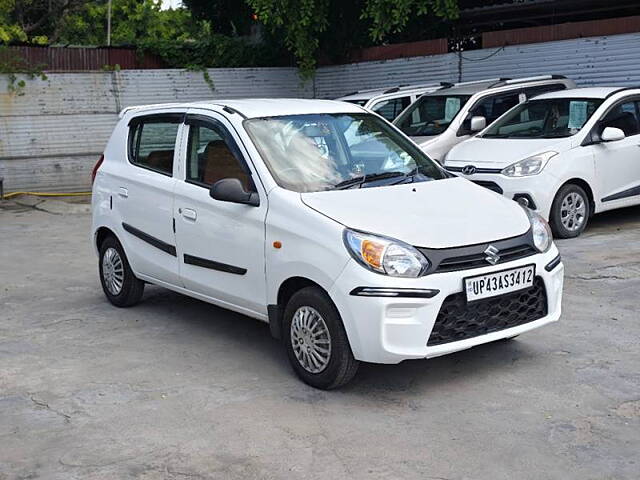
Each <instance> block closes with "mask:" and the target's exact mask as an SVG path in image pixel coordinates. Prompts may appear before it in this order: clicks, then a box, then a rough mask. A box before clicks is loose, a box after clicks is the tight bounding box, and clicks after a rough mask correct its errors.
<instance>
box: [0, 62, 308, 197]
mask: <svg viewBox="0 0 640 480" xmlns="http://www.w3.org/2000/svg"><path fill="white" fill-rule="evenodd" d="M208 73H209V75H210V77H211V79H212V81H213V83H214V88H215V89H214V90H213V91H212V90H211V87H210V85H209V84H208V83H207V82H206V81H205V80H204V75H203V73H202V72H187V71H184V70H124V71H120V72H82V73H52V74H49V75H48V79H47V80H44V81H43V80H40V79H34V80H28V81H26V86H25V88H24V90H23V91H18V92H17V93H16V92H14V93H12V92H9V89H8V83H7V82H8V80H7V78H6V77H5V76H0V176H4V178H5V191H7V192H10V191H19V190H31V191H77V190H84V189H86V188H88V184H89V173H90V170H91V168H92V167H93V165H94V164H95V162H96V161H97V160H98V157H99V156H100V154H101V153H102V151H103V149H104V146H105V144H106V142H107V140H108V138H109V135H110V134H111V130H112V129H113V127H114V125H115V123H116V121H117V118H118V112H119V111H120V110H121V109H122V108H124V107H127V106H130V105H142V104H151V103H163V102H175V101H180V102H189V101H195V100H202V99H207V98H241V97H245V98H246V97H285V96H288V97H311V96H313V89H312V86H311V84H310V83H309V84H308V85H307V86H303V85H302V84H301V82H300V78H299V77H298V74H297V70H295V69H292V68H255V69H254V68H239V69H212V70H209V72H208Z"/></svg>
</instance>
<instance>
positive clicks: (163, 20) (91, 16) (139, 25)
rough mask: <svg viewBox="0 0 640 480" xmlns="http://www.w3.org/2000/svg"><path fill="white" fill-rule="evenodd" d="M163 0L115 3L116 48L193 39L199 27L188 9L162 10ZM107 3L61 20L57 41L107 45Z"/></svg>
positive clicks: (89, 4) (92, 3) (93, 3)
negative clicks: (118, 46)
mask: <svg viewBox="0 0 640 480" xmlns="http://www.w3.org/2000/svg"><path fill="white" fill-rule="evenodd" d="M160 7H161V1H160V0H113V2H112V7H111V12H112V13H111V43H112V45H141V44H145V43H149V42H152V41H165V40H172V41H176V42H181V41H186V40H190V39H192V38H193V36H194V35H195V34H196V32H197V31H198V27H199V25H198V24H197V22H195V21H194V20H193V18H192V17H191V14H190V13H189V11H188V10H186V9H175V10H162V9H161V8H160ZM107 8H108V7H107V2H106V1H105V0H100V1H89V2H85V4H84V5H83V6H82V7H80V8H78V9H76V10H74V11H73V12H70V13H68V14H67V15H64V16H63V17H62V18H61V20H60V26H59V31H58V35H57V41H58V42H60V43H69V44H76V45H104V44H105V43H106V38H107Z"/></svg>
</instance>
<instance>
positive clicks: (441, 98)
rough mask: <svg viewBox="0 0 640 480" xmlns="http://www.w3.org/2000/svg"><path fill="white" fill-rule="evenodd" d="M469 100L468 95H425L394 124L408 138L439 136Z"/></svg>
mask: <svg viewBox="0 0 640 480" xmlns="http://www.w3.org/2000/svg"><path fill="white" fill-rule="evenodd" d="M469 98H471V96H469V95H425V96H422V97H420V98H419V99H418V100H416V101H415V102H414V103H413V105H411V106H410V107H409V108H407V110H405V111H404V112H403V113H402V115H400V116H399V117H398V118H397V119H396V121H395V122H394V123H395V124H396V125H397V126H398V128H400V130H402V131H403V132H404V133H406V134H407V135H409V136H410V137H423V136H432V135H440V134H441V133H442V132H444V131H445V130H446V129H447V127H448V126H449V124H451V122H452V121H453V119H454V118H455V117H456V115H458V112H459V111H460V110H461V109H462V107H464V104H465V103H467V101H468V100H469Z"/></svg>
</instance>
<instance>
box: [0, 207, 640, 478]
mask: <svg viewBox="0 0 640 480" xmlns="http://www.w3.org/2000/svg"><path fill="white" fill-rule="evenodd" d="M22 204H23V205H19V204H17V203H15V202H4V203H0V479H2V480H8V479H12V480H13V479H35V478H42V479H65V480H68V479H87V478H89V479H110V480H111V479H129V478H136V479H188V478H192V479H209V478H216V479H217V478H220V479H240V478H243V479H244V478H269V479H297V478H314V479H315V478H325V479H342V478H345V479H349V478H354V479H356V478H358V479H359V478H367V479H422V480H425V479H426V480H429V479H430V480H436V479H449V480H462V479H474V480H475V479H491V480H499V479H563V480H567V479H580V480H590V479H593V480H595V479H598V480H599V479H638V478H640V368H639V367H640V348H639V347H640V345H639V339H640V318H639V315H638V308H637V304H638V299H639V298H640V208H632V209H626V210H624V211H619V212H615V213H610V214H603V215H601V216H599V217H597V218H595V219H594V220H593V223H592V225H591V227H590V228H589V229H588V231H587V232H586V234H585V235H583V236H582V237H580V238H579V239H577V240H571V241H562V242H559V246H560V249H561V251H562V254H563V257H564V260H565V265H566V274H567V278H566V290H565V297H564V314H563V317H562V319H561V321H560V322H558V323H556V324H554V325H551V326H548V327H545V328H543V329H540V330H537V331H534V332H530V333H528V334H525V335H522V336H521V337H519V338H518V339H517V340H515V341H512V342H500V343H496V344H492V345H486V346H482V347H478V348H475V349H472V350H468V351H465V352H462V353H459V354H455V355H450V356H447V357H441V358H438V359H434V360H421V361H411V362H405V363H403V364H400V365H396V366H380V365H363V366H362V368H361V370H360V372H359V374H358V376H357V377H356V379H355V381H354V382H353V383H352V384H351V385H350V386H348V387H347V388H344V389H343V390H340V391H332V392H322V391H317V390H314V389H312V388H310V387H307V386H306V385H304V384H303V383H301V382H300V381H298V380H297V379H296V378H295V377H294V375H293V373H292V371H291V370H290V367H289V365H288V363H287V360H286V357H285V355H284V352H283V350H282V349H281V348H280V346H279V344H278V343H277V342H276V341H274V340H272V339H271V338H270V336H269V333H268V327H267V325H266V324H263V323H259V322H257V321H254V320H251V319H249V318H245V317H243V316H241V315H237V314H234V313H230V312H227V311H224V310H221V309H219V308H216V307H213V306H211V305H208V304H205V303H202V302H199V301H197V300H192V299H190V298H187V297H183V296H180V295H178V294H175V293H172V292H169V291H167V290H163V289H161V288H157V287H150V288H148V289H147V290H146V293H145V298H144V300H143V303H141V304H140V305H139V306H137V307H135V308H131V309H124V310H122V309H116V308H114V307H112V306H111V305H110V304H108V303H107V301H106V300H105V297H104V296H103V294H102V291H101V289H100V285H99V282H98V277H97V263H96V258H95V257H94V254H93V251H92V249H91V246H90V245H89V240H88V232H89V225H90V217H89V214H88V206H87V205H83V204H65V203H61V202H55V201H46V202H43V203H38V202H31V203H29V201H28V200H26V203H25V200H22Z"/></svg>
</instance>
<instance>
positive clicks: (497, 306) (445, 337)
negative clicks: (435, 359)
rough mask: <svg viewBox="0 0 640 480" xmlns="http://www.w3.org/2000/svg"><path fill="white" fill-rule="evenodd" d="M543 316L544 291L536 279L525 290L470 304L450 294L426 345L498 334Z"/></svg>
mask: <svg viewBox="0 0 640 480" xmlns="http://www.w3.org/2000/svg"><path fill="white" fill-rule="evenodd" d="M546 315H547V292H546V290H545V288H544V281H543V280H542V278H540V277H536V279H535V281H534V284H533V286H532V287H529V288H527V289H526V290H520V291H518V292H513V293H508V294H506V295H500V296H498V297H493V298H487V299H484V300H477V301H475V302H470V303H467V300H466V296H465V294H464V293H454V294H453V295H449V296H448V297H447V298H446V299H445V301H444V302H443V303H442V307H441V308H440V312H439V313H438V317H437V318H436V323H435V325H434V326H433V330H432V331H431V335H430V336H429V340H428V342H427V346H429V347H431V346H434V345H442V344H444V343H450V342H457V341H459V340H465V339H467V338H473V337H478V336H480V335H485V334H487V333H492V332H498V331H500V330H504V329H506V328H511V327H515V326H518V325H523V324H525V323H529V322H533V321H534V320H539V319H541V318H542V317H544V316H546Z"/></svg>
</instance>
